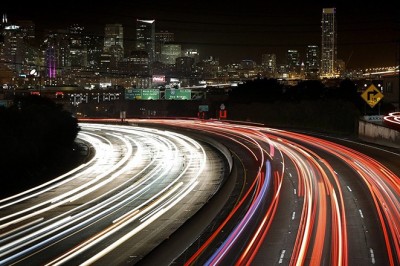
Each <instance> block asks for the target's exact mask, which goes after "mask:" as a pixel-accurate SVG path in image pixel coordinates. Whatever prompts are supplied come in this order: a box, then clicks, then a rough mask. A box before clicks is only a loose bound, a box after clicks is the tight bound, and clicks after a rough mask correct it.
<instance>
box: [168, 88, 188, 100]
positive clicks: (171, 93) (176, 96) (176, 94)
mask: <svg viewBox="0 0 400 266" xmlns="http://www.w3.org/2000/svg"><path fill="white" fill-rule="evenodd" d="M165 99H166V100H190V99H192V90H191V89H165Z"/></svg>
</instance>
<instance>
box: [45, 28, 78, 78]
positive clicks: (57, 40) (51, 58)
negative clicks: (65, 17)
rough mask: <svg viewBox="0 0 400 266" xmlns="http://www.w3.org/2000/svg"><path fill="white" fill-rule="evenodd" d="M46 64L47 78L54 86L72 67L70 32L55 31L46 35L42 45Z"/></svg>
mask: <svg viewBox="0 0 400 266" xmlns="http://www.w3.org/2000/svg"><path fill="white" fill-rule="evenodd" d="M42 52H43V55H44V60H43V61H44V63H45V66H44V67H45V72H46V73H45V76H46V77H48V78H50V79H51V80H50V81H49V82H50V83H51V84H54V83H53V82H54V80H53V79H56V78H59V77H60V78H61V77H62V75H63V72H64V70H65V69H66V68H68V67H69V66H71V60H70V43H69V34H68V31H66V30H65V31H64V30H54V31H49V32H47V33H46V34H45V39H44V42H43V44H42Z"/></svg>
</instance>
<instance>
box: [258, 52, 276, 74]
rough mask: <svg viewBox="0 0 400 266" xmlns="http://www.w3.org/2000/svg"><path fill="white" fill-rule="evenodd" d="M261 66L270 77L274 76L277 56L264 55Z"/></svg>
mask: <svg viewBox="0 0 400 266" xmlns="http://www.w3.org/2000/svg"><path fill="white" fill-rule="evenodd" d="M261 66H262V67H263V69H264V70H265V71H267V73H268V75H271V76H273V75H274V74H275V73H276V54H263V55H262V57H261Z"/></svg>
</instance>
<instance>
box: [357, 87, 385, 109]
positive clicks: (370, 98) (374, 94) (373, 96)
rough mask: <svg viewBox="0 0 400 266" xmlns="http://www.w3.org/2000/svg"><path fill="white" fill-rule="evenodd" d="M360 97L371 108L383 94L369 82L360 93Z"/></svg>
mask: <svg viewBox="0 0 400 266" xmlns="http://www.w3.org/2000/svg"><path fill="white" fill-rule="evenodd" d="M361 97H362V98H363V99H364V101H366V102H367V103H368V105H369V106H371V108H373V107H374V106H375V105H376V104H377V103H378V102H379V101H380V100H382V98H383V94H382V93H381V91H380V90H378V89H377V88H376V87H375V85H374V84H371V85H370V86H369V87H368V88H367V89H366V90H365V91H364V92H363V93H362V94H361Z"/></svg>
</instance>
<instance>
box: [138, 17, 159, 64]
mask: <svg viewBox="0 0 400 266" xmlns="http://www.w3.org/2000/svg"><path fill="white" fill-rule="evenodd" d="M136 50H138V51H146V52H147V54H148V55H149V62H150V63H152V62H154V61H155V20H142V19H137V20H136Z"/></svg>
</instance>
